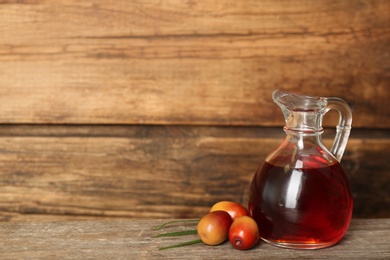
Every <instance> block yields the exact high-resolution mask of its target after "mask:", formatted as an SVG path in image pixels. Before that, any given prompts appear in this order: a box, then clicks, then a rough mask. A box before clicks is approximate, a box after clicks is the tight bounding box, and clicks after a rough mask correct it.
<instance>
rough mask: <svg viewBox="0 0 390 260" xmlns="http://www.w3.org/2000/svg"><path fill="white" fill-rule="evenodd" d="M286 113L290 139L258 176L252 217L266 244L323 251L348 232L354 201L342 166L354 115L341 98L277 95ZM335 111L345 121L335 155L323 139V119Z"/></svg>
mask: <svg viewBox="0 0 390 260" xmlns="http://www.w3.org/2000/svg"><path fill="white" fill-rule="evenodd" d="M272 98H273V100H274V102H275V103H276V104H277V105H279V107H280V108H281V109H282V112H283V115H284V118H285V121H286V125H285V126H284V131H285V133H286V137H285V139H284V140H283V141H282V142H281V144H280V145H279V146H278V147H277V148H276V149H275V150H274V151H272V152H271V153H270V154H269V155H268V156H267V157H266V159H265V161H264V162H263V164H262V165H261V166H260V168H259V169H258V170H257V172H256V173H255V175H254V176H253V179H252V182H251V184H250V189H249V207H248V208H249V213H250V215H251V216H252V217H253V218H254V219H255V221H256V222H257V224H258V227H259V232H260V237H261V238H262V240H264V241H266V242H268V243H270V244H274V245H277V246H281V247H286V248H301V249H317V248H323V247H328V246H332V245H334V244H336V243H337V242H338V241H339V240H340V239H341V238H342V237H343V236H344V234H345V233H346V231H347V229H348V227H349V223H350V221H351V216H352V207H353V200H352V194H351V189H350V186H349V182H348V179H347V177H346V175H345V173H344V170H343V169H342V167H341V165H340V163H339V162H340V160H341V157H342V156H343V152H344V149H345V147H346V144H347V141H348V137H349V132H350V129H351V123H352V113H351V110H350V108H349V106H348V105H347V103H346V102H345V101H343V100H342V99H340V98H333V97H332V98H324V97H310V96H304V95H299V94H292V93H287V92H284V91H279V90H277V91H275V92H274V93H273V95H272ZM331 109H336V110H337V111H338V112H339V115H340V120H339V123H338V125H337V128H336V130H337V131H336V137H335V139H334V142H333V145H332V148H331V149H330V151H328V150H327V149H326V147H325V146H324V145H323V143H322V140H321V135H322V133H323V128H322V119H323V116H324V115H325V113H327V112H328V111H329V110H331Z"/></svg>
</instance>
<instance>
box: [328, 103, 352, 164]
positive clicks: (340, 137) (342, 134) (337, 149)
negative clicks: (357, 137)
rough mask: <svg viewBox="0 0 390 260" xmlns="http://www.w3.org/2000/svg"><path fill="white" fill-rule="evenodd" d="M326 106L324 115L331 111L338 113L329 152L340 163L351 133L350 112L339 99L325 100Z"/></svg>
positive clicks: (346, 105)
mask: <svg viewBox="0 0 390 260" xmlns="http://www.w3.org/2000/svg"><path fill="white" fill-rule="evenodd" d="M325 100H326V101H327V105H326V108H325V113H326V112H328V111H329V110H331V109H335V110H337V111H338V112H339V116H340V119H339V123H338V125H337V126H336V136H335V138H334V141H333V145H332V148H331V149H330V152H331V153H332V154H333V155H334V156H335V157H336V159H337V160H338V161H339V162H340V161H341V158H342V157H343V154H344V150H345V147H346V146H347V142H348V138H349V133H350V132H351V125H352V112H351V109H350V107H349V106H348V104H347V103H346V102H345V101H344V100H342V99H341V98H335V97H330V98H325Z"/></svg>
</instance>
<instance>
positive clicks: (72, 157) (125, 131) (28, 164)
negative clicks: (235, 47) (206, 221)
mask: <svg viewBox="0 0 390 260" xmlns="http://www.w3.org/2000/svg"><path fill="white" fill-rule="evenodd" d="M68 128H70V129H73V131H70V130H69V129H68ZM31 129H32V130H31V131H27V132H26V131H25V132H24V133H25V134H23V128H22V129H19V130H18V131H14V132H16V133H18V135H17V136H4V134H2V135H3V136H1V137H0V147H1V149H0V173H1V174H0V187H1V188H0V220H1V221H10V222H19V221H31V220H35V221H48V220H50V221H52V220H55V219H57V220H64V219H72V217H74V219H90V218H93V217H97V218H103V217H108V218H191V217H199V216H201V215H202V214H204V213H205V212H207V211H208V210H209V208H210V206H211V205H212V204H214V203H215V202H216V201H220V200H233V201H237V202H240V203H242V204H244V205H246V203H247V189H248V185H249V182H250V180H251V178H252V176H253V174H254V172H255V171H256V170H257V167H258V166H259V165H260V163H261V162H262V160H263V159H264V158H265V156H266V155H267V154H268V153H269V152H270V151H271V150H272V149H273V148H274V147H275V146H276V145H277V144H278V143H279V142H280V141H281V138H282V137H283V135H284V133H283V131H282V130H281V129H267V130H266V131H261V129H262V128H251V127H250V128H244V127H242V128H237V127H230V128H226V127H178V126H177V127H173V126H171V127H151V126H140V127H136V126H134V127H126V126H121V127H117V128H115V127H101V129H100V132H99V131H97V130H98V129H99V128H98V127H92V126H90V127H84V128H83V127H81V126H79V127H64V128H63V129H62V130H61V129H60V127H57V129H56V131H55V133H56V135H51V134H47V135H46V136H45V135H43V134H42V133H41V132H40V131H43V130H42V129H40V128H39V127H37V128H36V129H34V127H31ZM88 129H93V130H94V131H95V132H89V131H88ZM24 130H26V129H24ZM61 131H63V134H62V135H59V133H61ZM66 131H68V132H66ZM88 132H89V133H88ZM0 133H1V131H0ZM72 133H73V134H72ZM75 133H79V134H78V135H75ZM81 133H85V135H84V136H83V135H81ZM387 134H388V133H387V132H383V134H382V135H380V134H378V135H377V136H375V135H373V136H372V137H370V136H367V135H366V134H365V133H362V134H360V135H358V134H356V135H355V136H352V137H351V140H350V142H349V144H348V148H347V152H346V153H345V156H344V158H343V161H342V164H343V166H344V168H345V170H346V172H347V174H348V177H349V178H350V180H351V185H352V190H353V195H354V197H355V211H354V216H355V217H390V204H389V201H388V198H389V197H390V194H389V190H388V186H389V184H390V183H389V169H390V165H389V160H388V158H390V154H389V151H390V150H389V149H388V148H389V147H390V142H389V139H383V138H381V137H383V136H385V135H387ZM329 135H331V134H329ZM329 135H326V136H325V137H326V138H325V142H326V144H327V145H330V144H331V141H332V139H330V138H329V137H330V136H329ZM56 216H58V218H56Z"/></svg>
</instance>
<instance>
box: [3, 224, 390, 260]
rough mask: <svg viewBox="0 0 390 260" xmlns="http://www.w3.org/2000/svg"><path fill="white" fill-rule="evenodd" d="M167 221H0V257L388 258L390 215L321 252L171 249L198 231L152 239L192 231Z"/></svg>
mask: <svg viewBox="0 0 390 260" xmlns="http://www.w3.org/2000/svg"><path fill="white" fill-rule="evenodd" d="M166 221H167V220H97V221H71V222H35V223H0V259H26V258H27V259H37V258H39V259H55V258H57V259H275V258H288V259H294V258H298V259H301V258H306V259H307V258H313V259H335V258H347V259H352V258H353V259H368V258H372V259H389V258H390V219H354V220H352V223H351V226H350V229H349V231H348V233H347V234H346V235H345V237H344V238H343V239H342V241H341V242H340V243H339V244H337V245H336V246H333V247H330V248H326V249H319V250H290V249H282V248H278V247H275V246H271V245H268V244H266V243H264V242H260V243H259V245H258V246H256V247H255V248H253V249H252V250H248V251H239V250H235V249H233V247H232V246H231V245H230V244H229V243H228V242H226V243H224V244H222V245H220V246H206V245H204V244H202V243H201V244H195V245H190V246H186V247H181V248H174V249H169V250H159V248H160V247H162V246H167V245H170V244H175V243H179V242H184V241H188V240H193V239H196V238H197V235H188V236H184V237H173V238H166V237H164V238H153V236H154V235H156V234H159V233H161V232H167V231H176V230H184V229H192V228H193V227H195V226H196V224H194V223H184V224H174V225H172V226H170V227H167V228H164V229H163V230H162V231H154V230H153V229H152V227H153V226H155V225H157V224H161V223H163V222H166Z"/></svg>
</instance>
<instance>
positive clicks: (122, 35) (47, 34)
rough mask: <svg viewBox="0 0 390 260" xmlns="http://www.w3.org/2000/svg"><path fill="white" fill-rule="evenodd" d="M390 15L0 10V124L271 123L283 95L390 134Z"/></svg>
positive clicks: (348, 6) (279, 6)
mask: <svg viewBox="0 0 390 260" xmlns="http://www.w3.org/2000/svg"><path fill="white" fill-rule="evenodd" d="M389 9H390V3H389V1H387V0H371V1H370V0H366V1H359V2H357V1H353V0H350V1H342V2H340V1H335V0H327V1H317V2H315V3H313V1H309V0H299V1H294V2H289V1H282V2H281V1H277V2H275V1H256V0H252V1H246V2H245V4H242V3H232V2H231V1H218V2H210V1H200V0H197V1H191V2H185V1H184V2H182V1H148V2H139V1H136V2H134V1H115V4H112V3H111V2H110V1H97V0H95V1H92V2H91V1H90V2H88V3H84V2H80V1H75V0H69V1H65V0H62V1H40V0H37V1H2V4H1V9H0V12H1V13H0V14H1V15H0V35H2V37H1V38H0V123H28V124H30V123H39V124H41V123H63V124H69V123H74V124H196V125H210V124H212V125H261V126H274V125H281V124H282V121H283V120H282V117H281V113H280V111H279V109H278V108H277V107H276V106H275V105H274V104H273V103H272V101H271V93H272V91H273V90H274V89H276V88H281V89H285V90H289V91H298V92H303V93H306V94H309V95H318V96H339V97H342V98H344V99H345V100H346V101H347V102H348V103H349V104H350V105H351V107H352V109H353V112H354V126H355V127H373V128H388V127H390V120H389V115H390V110H389V109H390V108H389V106H388V105H387V100H388V99H389V98H390V94H389V88H388V85H389V83H390V74H389V71H390V70H389V67H390V59H389V58H388V56H389V54H390V48H389V46H390V44H389V41H390V33H389V32H390V27H389V25H390V21H389V16H388V11H389ZM330 124H331V123H329V125H330ZM332 124H334V120H333V121H332Z"/></svg>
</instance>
